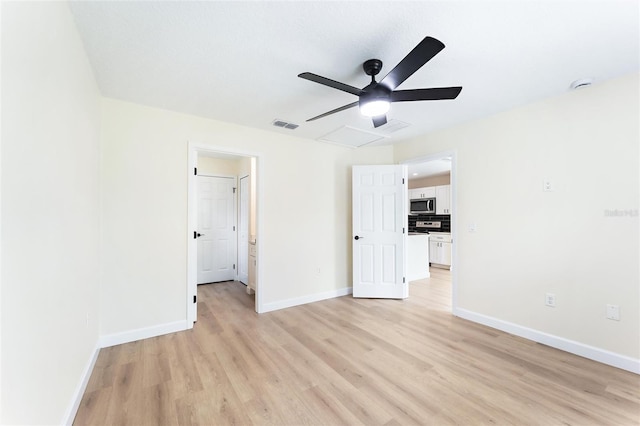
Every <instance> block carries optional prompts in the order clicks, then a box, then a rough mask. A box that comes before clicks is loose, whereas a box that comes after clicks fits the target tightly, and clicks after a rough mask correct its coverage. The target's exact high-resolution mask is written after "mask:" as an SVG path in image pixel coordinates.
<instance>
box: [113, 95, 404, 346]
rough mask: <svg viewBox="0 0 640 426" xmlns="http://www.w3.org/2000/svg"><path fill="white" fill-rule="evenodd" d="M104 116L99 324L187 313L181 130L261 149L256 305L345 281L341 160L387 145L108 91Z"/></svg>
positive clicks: (388, 154) (374, 157) (346, 213)
mask: <svg viewBox="0 0 640 426" xmlns="http://www.w3.org/2000/svg"><path fill="white" fill-rule="evenodd" d="M102 120H103V129H104V131H103V133H102V135H103V138H102V158H103V160H102V161H103V163H102V169H103V171H104V172H103V189H104V199H103V203H104V222H103V223H104V228H103V231H104V244H103V259H104V262H103V264H104V268H103V276H102V279H103V283H104V285H103V286H102V298H101V301H102V303H103V309H102V313H103V315H102V323H101V332H102V333H103V334H113V333H120V332H125V331H128V330H133V329H138V328H145V327H153V326H156V325H158V324H168V323H172V322H175V321H180V320H184V319H185V318H186V294H187V293H186V271H187V270H186V268H187V263H186V253H187V247H186V242H187V236H188V230H187V173H188V170H187V168H188V161H187V153H188V150H187V149H188V145H187V144H188V141H192V142H196V143H198V144H206V145H210V146H211V147H212V148H218V149H219V148H225V147H227V149H240V150H243V151H245V152H251V153H255V154H256V155H257V156H259V161H258V175H259V176H260V178H261V179H262V181H259V182H258V192H259V193H260V196H259V197H260V198H259V200H264V203H263V204H261V205H259V206H258V208H259V210H260V211H261V212H262V213H261V214H262V215H263V223H262V226H263V228H262V229H258V231H257V232H258V235H257V238H258V239H261V249H262V251H261V253H260V262H261V263H262V265H263V266H262V269H261V271H262V276H261V278H262V281H261V282H260V285H261V286H262V289H264V293H263V300H264V303H265V304H270V303H277V302H281V301H283V300H287V299H294V298H298V297H303V296H308V295H310V294H316V293H322V292H327V291H332V290H338V289H342V288H345V287H350V286H351V261H350V259H351V237H350V234H351V198H350V197H351V184H350V179H351V170H350V165H351V164H352V163H354V162H358V161H364V162H371V161H376V162H386V163H389V162H391V161H392V160H393V158H392V157H393V150H392V148H391V147H383V148H371V149H369V150H362V151H361V150H351V149H349V148H341V147H337V146H333V145H328V144H324V143H320V142H315V141H311V140H306V139H300V138H296V137H293V136H288V135H281V134H278V133H274V132H263V131H258V130H255V129H250V128H246V127H242V126H237V125H233V124H228V123H222V122H217V121H214V120H207V119H203V118H198V117H194V116H189V115H185V114H178V113H174V112H169V111H164V110H160V109H154V108H148V107H143V106H139V105H134V104H131V103H126V102H121V101H117V100H112V99H105V100H104V102H103V116H102ZM292 134H294V133H292ZM143 158H144V159H145V161H144V167H141V165H140V164H141V163H140V161H141V159H143ZM147 158H150V161H147V160H146V159H147ZM310 160H312V161H310ZM318 268H320V273H318Z"/></svg>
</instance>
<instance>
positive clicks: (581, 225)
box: [395, 75, 640, 360]
mask: <svg viewBox="0 0 640 426" xmlns="http://www.w3.org/2000/svg"><path fill="white" fill-rule="evenodd" d="M639 93H640V92H639V84H638V75H629V76H626V77H623V78H620V79H617V80H613V81H609V82H605V83H600V84H594V85H593V86H592V87H590V88H587V89H582V90H578V91H573V92H570V93H567V94H565V95H562V96H559V97H556V98H552V99H548V100H545V101H542V102H538V103H535V104H531V105H528V106H524V107H521V108H517V109H514V110H510V111H508V112H504V113H501V114H498V115H495V116H492V117H489V118H486V119H483V120H478V121H475V122H471V123H467V124H464V125H460V126H458V127H455V128H451V129H448V130H444V131H441V132H438V133H435V134H431V135H429V136H426V137H423V138H419V139H416V140H414V141H411V142H407V143H404V144H401V145H398V146H397V147H396V148H395V158H396V160H397V161H402V160H406V159H410V158H417V157H421V156H424V155H427V154H430V153H437V152H442V151H447V150H455V152H456V153H457V171H458V174H457V200H456V201H457V206H456V207H455V208H456V210H455V211H456V212H457V219H458V231H459V233H458V236H457V238H456V245H457V250H458V263H457V267H458V274H459V275H458V276H459V282H458V295H459V300H458V302H459V307H460V308H462V309H465V310H468V311H472V312H474V313H479V314H483V315H486V316H489V317H492V318H494V319H498V320H500V321H506V322H510V323H514V324H517V325H519V326H522V327H528V328H531V329H533V330H537V331H541V332H543V333H548V334H550V335H554V336H559V337H561V338H563V339H568V340H571V341H574V342H579V343H581V344H584V345H588V346H593V347H596V348H600V349H603V350H606V351H611V352H613V353H615V354H620V355H623V356H627V357H631V358H635V359H636V360H637V359H639V358H640V317H639V312H640V291H639V287H640V279H639V269H638V263H639V260H638V259H639V258H640V253H639V249H638V244H639V238H638V232H639V228H638V213H637V212H638V201H639V194H640V190H639V172H638V170H639V167H638V156H639V149H638V145H639V140H640V134H639V125H640V119H639V117H640V111H639V104H640V102H639ZM544 179H551V181H552V182H553V184H554V185H555V187H556V189H555V191H554V192H543V191H542V186H543V180H544ZM615 209H618V210H631V211H634V212H635V214H634V216H623V217H608V216H607V215H606V214H605V211H606V210H615ZM470 223H476V224H477V231H476V232H475V233H469V232H468V231H467V225H468V224H470ZM547 292H550V293H555V295H556V298H557V306H556V307H555V308H549V307H546V306H545V305H544V297H545V293H547ZM607 303H609V304H617V305H620V312H621V321H619V322H618V321H611V320H608V319H605V304H607Z"/></svg>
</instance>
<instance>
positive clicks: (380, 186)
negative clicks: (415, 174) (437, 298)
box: [353, 165, 409, 299]
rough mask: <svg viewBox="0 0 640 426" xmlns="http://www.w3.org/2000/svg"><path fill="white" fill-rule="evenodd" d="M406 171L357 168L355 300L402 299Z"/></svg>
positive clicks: (405, 293) (404, 290) (401, 168)
mask: <svg viewBox="0 0 640 426" xmlns="http://www.w3.org/2000/svg"><path fill="white" fill-rule="evenodd" d="M406 182H407V168H406V166H404V165H397V166H396V165H393V166H390V165H385V166H353V297H372V298H373V297H375V298H388V299H404V298H406V297H408V296H409V283H408V282H406V279H405V277H406V273H405V271H406V261H405V257H406V256H405V235H406V234H405V232H407V230H408V218H407V183H406Z"/></svg>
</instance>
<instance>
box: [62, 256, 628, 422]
mask: <svg viewBox="0 0 640 426" xmlns="http://www.w3.org/2000/svg"><path fill="white" fill-rule="evenodd" d="M431 271H432V276H431V278H429V279H426V280H420V281H415V282H412V283H411V285H410V298H409V299H407V300H404V301H396V300H369V299H353V298H352V297H350V296H347V297H341V298H337V299H332V300H327V301H323V302H318V303H313V304H308V305H304V306H299V307H295V308H290V309H285V310H281V311H276V312H271V313H267V314H262V315H257V314H256V313H255V312H253V304H254V299H253V297H254V296H249V295H247V294H246V292H245V287H244V286H243V285H241V284H239V283H237V282H228V283H221V284H210V285H205V286H200V287H199V288H198V293H199V298H198V299H199V300H200V302H199V304H198V312H199V313H198V315H199V320H198V322H197V324H196V325H195V327H194V329H193V330H189V331H184V332H180V333H173V334H169V335H165V336H160V337H155V338H152V339H147V340H144V341H139V342H134V343H128V344H124V345H120V346H114V347H111V348H106V349H102V350H101V351H100V355H99V357H98V360H97V362H96V366H95V369H94V371H93V374H92V376H91V379H90V382H89V384H88V387H87V390H86V392H85V394H84V397H83V400H82V403H81V405H80V408H79V410H78V414H77V416H76V419H75V423H74V424H75V425H191V424H194V425H230V424H240V425H251V424H259V425H263V424H275V425H360V424H362V425H410V424H420V425H447V424H463V425H476V424H505V425H560V424H563V425H564V424H571V425H638V424H640V376H638V375H635V374H632V373H629V372H626V371H623V370H619V369H616V368H613V367H609V366H606V365H602V364H599V363H596V362H593V361H589V360H587V359H584V358H580V357H578V356H575V355H571V354H568V353H565V352H561V351H558V350H555V349H552V348H550V347H546V346H543V345H539V344H536V343H533V342H530V341H527V340H524V339H521V338H518V337H515V336H511V335H509V334H506V333H502V332H499V331H496V330H493V329H490V328H487V327H484V326H481V325H477V324H474V323H471V322H468V321H465V320H462V319H459V318H455V317H453V316H452V315H451V313H450V309H451V308H450V292H451V290H450V273H449V271H446V270H441V269H435V268H432V269H431Z"/></svg>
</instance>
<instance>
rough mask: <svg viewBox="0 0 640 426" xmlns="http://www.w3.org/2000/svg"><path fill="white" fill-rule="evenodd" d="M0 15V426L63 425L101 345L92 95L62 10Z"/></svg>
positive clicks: (17, 9) (29, 8)
mask: <svg viewBox="0 0 640 426" xmlns="http://www.w3.org/2000/svg"><path fill="white" fill-rule="evenodd" d="M1 7H2V25H1V28H2V100H1V102H2V118H1V120H2V135H1V139H2V163H1V170H2V191H1V194H2V215H1V218H2V220H1V227H2V240H1V241H2V243H1V244H2V251H1V253H2V257H1V264H2V272H1V275H0V280H1V281H0V282H1V289H2V290H1V292H2V304H1V312H2V315H1V318H2V325H1V327H2V329H1V333H0V336H1V339H2V352H1V353H0V359H1V364H0V369H1V371H2V379H1V380H0V382H1V389H2V396H1V399H0V404H1V409H0V423H2V424H61V423H62V422H63V421H66V420H68V418H67V416H68V413H70V412H71V404H72V401H73V400H74V394H75V393H76V390H77V389H78V386H79V384H80V382H81V379H82V377H83V372H84V370H85V368H86V367H88V363H89V360H90V359H91V358H92V356H93V354H94V353H95V349H96V345H97V342H98V320H99V301H98V295H99V280H100V274H99V252H98V250H99V238H100V234H99V225H100V221H99V220H100V208H99V193H100V185H99V170H100V164H99V156H98V155H99V129H100V121H99V118H100V109H99V107H100V103H99V102H100V101H99V93H98V90H97V87H96V84H95V81H94V78H93V74H92V71H91V69H90V66H89V63H88V61H87V58H86V56H85V54H84V49H83V46H82V42H81V41H80V38H79V36H78V34H77V31H76V27H75V25H74V22H73V18H72V16H71V13H70V12H69V10H68V6H67V4H66V3H63V2H50V3H47V2H41V3H31V2H2V5H1ZM87 318H88V320H89V323H88V324H87Z"/></svg>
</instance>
